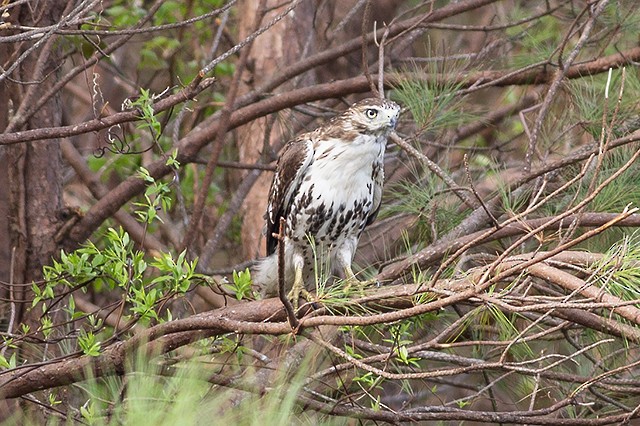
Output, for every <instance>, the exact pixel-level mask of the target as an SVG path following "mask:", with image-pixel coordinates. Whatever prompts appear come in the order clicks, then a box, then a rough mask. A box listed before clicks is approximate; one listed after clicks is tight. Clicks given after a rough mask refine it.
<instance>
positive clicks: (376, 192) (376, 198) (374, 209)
mask: <svg viewBox="0 0 640 426" xmlns="http://www.w3.org/2000/svg"><path fill="white" fill-rule="evenodd" d="M373 167H374V172H373V204H372V206H371V213H369V216H367V222H366V223H365V225H364V226H365V228H366V227H367V226H369V225H371V224H372V223H373V221H374V220H376V217H377V216H378V212H379V211H380V205H381V204H382V186H383V185H384V168H383V166H382V164H381V163H376V164H374V166H373Z"/></svg>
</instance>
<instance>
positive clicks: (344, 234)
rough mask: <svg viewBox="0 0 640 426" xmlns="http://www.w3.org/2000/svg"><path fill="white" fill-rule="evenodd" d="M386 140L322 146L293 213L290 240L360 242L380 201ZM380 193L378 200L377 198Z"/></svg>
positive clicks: (334, 142) (329, 142)
mask: <svg viewBox="0 0 640 426" xmlns="http://www.w3.org/2000/svg"><path fill="white" fill-rule="evenodd" d="M384 148H385V145H384V141H380V142H378V141H377V140H376V138H374V137H366V136H360V137H358V138H355V139H353V140H352V141H350V142H348V143H345V142H344V141H342V140H339V139H328V140H325V141H322V142H320V143H317V145H316V148H315V151H314V158H313V162H312V163H311V164H310V165H309V167H308V169H307V172H306V175H305V176H304V178H303V179H302V182H301V184H300V187H299V190H298V191H297V195H296V196H295V199H294V200H293V203H292V205H291V211H290V214H289V220H288V224H289V228H290V229H289V232H288V234H289V237H290V238H291V239H293V240H294V241H306V235H307V234H309V235H311V236H313V237H314V239H315V240H316V242H318V243H320V242H324V243H327V244H340V242H341V241H344V240H345V239H347V238H351V237H356V238H357V237H358V236H359V235H360V233H361V232H362V230H363V229H364V227H365V225H366V223H367V219H368V217H369V215H370V214H371V212H372V211H373V209H374V208H377V206H374V203H375V202H376V201H377V203H379V200H375V197H379V194H380V192H379V191H381V188H380V186H381V183H382V161H383V156H384ZM376 191H378V192H377V195H376Z"/></svg>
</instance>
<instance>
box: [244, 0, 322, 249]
mask: <svg viewBox="0 0 640 426" xmlns="http://www.w3.org/2000/svg"><path fill="white" fill-rule="evenodd" d="M259 4H260V0H242V1H240V2H239V4H238V10H242V11H244V12H246V13H243V14H242V16H241V21H240V39H241V40H242V39H244V38H245V37H246V36H248V35H249V32H250V31H251V26H252V24H253V22H254V20H255V15H256V13H258V9H259ZM281 4H282V2H280V1H278V0H267V1H266V9H267V10H269V12H268V13H267V14H266V16H265V17H264V18H263V20H262V22H263V23H265V22H269V21H270V20H271V19H273V18H274V17H275V16H276V15H278V14H279V13H281V12H282V11H283V10H284V8H283V7H277V8H275V9H274V7H276V6H278V5H281ZM316 7H317V5H316V1H305V2H302V3H301V4H299V5H298V7H296V9H295V10H294V12H293V13H290V14H289V15H288V16H287V17H286V18H284V19H283V20H282V21H280V22H279V23H278V24H276V26H275V27H274V28H273V29H272V30H271V31H267V32H266V33H264V34H262V35H261V36H260V37H258V38H257V39H256V40H255V41H254V43H253V46H252V49H251V55H250V59H249V63H250V64H251V69H250V70H249V71H248V72H247V78H245V79H244V81H243V83H244V87H242V90H243V91H244V92H247V91H250V90H251V89H252V88H253V87H254V86H259V85H260V84H262V83H263V82H264V81H265V80H268V79H269V78H271V77H272V76H273V75H274V74H277V73H278V70H279V69H280V68H282V67H284V66H286V65H289V64H291V63H292V62H294V61H297V60H299V59H300V57H301V56H302V55H303V54H304V55H305V56H307V55H309V54H311V53H313V52H314V50H315V42H316V37H315V36H314V32H315V28H314V16H315V12H316ZM305 50H306V51H305ZM249 76H250V79H249ZM314 80H315V78H314V73H313V72H312V73H307V75H305V77H304V79H300V80H299V81H297V82H289V83H287V84H284V85H282V86H281V87H280V88H279V89H278V90H279V92H284V91H286V90H290V89H291V88H293V87H295V86H304V85H306V84H311V83H313V81H314ZM287 121H288V120H287ZM266 128H267V126H266V122H265V120H256V121H254V122H252V123H251V124H247V125H245V126H242V127H240V128H239V129H238V130H237V132H236V135H237V143H238V150H239V156H240V161H241V162H244V163H254V162H256V161H257V160H258V159H259V158H260V155H261V154H262V151H263V145H264V139H265V135H264V133H265V130H266ZM291 133H292V131H291V129H290V128H287V127H286V125H284V124H283V120H276V122H275V123H274V125H273V128H272V131H271V134H270V137H269V141H270V144H271V146H273V145H279V144H281V143H282V142H284V139H287V138H289V137H290V136H292V135H291ZM267 154H268V153H267ZM272 177H273V175H272V173H263V174H262V176H260V178H259V179H258V181H257V182H256V183H255V185H254V186H253V188H252V190H251V192H249V195H248V196H247V197H246V199H245V202H244V204H243V208H242V213H243V224H242V247H243V252H244V256H245V258H247V259H250V258H255V257H256V256H257V255H264V252H265V248H264V238H263V237H262V229H263V228H264V218H263V215H264V212H265V210H266V207H267V195H268V192H269V186H270V183H271V179H272Z"/></svg>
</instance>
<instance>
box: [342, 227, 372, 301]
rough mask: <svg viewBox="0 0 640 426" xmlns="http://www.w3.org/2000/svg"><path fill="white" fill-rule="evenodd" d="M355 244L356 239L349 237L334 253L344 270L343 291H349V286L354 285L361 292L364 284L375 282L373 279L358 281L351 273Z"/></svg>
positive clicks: (356, 242) (356, 243)
mask: <svg viewBox="0 0 640 426" xmlns="http://www.w3.org/2000/svg"><path fill="white" fill-rule="evenodd" d="M357 245H358V241H357V240H356V239H355V238H352V239H349V240H347V241H346V242H345V243H344V244H343V245H342V246H341V247H340V249H339V250H338V251H337V253H336V254H337V256H336V259H337V261H338V263H339V264H340V266H341V267H342V270H343V271H344V278H345V286H344V292H345V293H347V292H349V290H350V289H351V287H355V288H356V289H357V290H358V291H359V292H360V293H362V291H363V290H364V288H365V287H366V286H368V285H370V284H373V283H375V282H376V280H375V279H373V280H367V281H360V280H359V279H358V278H356V275H355V274H354V273H353V269H351V261H352V260H353V255H354V253H355V250H356V246H357Z"/></svg>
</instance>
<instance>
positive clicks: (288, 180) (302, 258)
mask: <svg viewBox="0 0 640 426" xmlns="http://www.w3.org/2000/svg"><path fill="white" fill-rule="evenodd" d="M399 115H400V107H399V106H398V105H397V104H396V103H395V102H392V101H389V100H385V99H374V98H370V99H365V100H362V101H360V102H357V103H355V104H353V105H352V106H351V107H350V108H349V109H347V110H346V111H345V112H343V113H342V114H340V115H337V116H335V117H333V118H332V119H331V120H329V121H328V122H327V123H326V124H324V125H323V126H321V127H319V128H317V129H315V130H313V131H312V132H309V133H304V134H301V135H298V136H297V137H296V138H295V139H294V140H292V141H289V142H288V143H287V144H286V145H285V147H284V148H283V149H282V151H281V153H280V156H279V158H278V161H277V163H276V171H275V176H274V178H273V182H272V183H271V189H270V191H269V203H268V206H267V212H266V214H265V219H266V221H267V226H266V244H267V255H268V256H267V257H266V258H264V259H263V260H261V261H260V262H259V264H258V266H257V269H256V271H255V272H254V281H256V282H257V283H259V284H261V285H263V286H264V291H263V293H264V294H265V295H267V296H273V295H276V294H277V291H278V290H277V288H278V285H277V283H278V256H277V252H276V248H277V245H278V239H277V238H276V237H274V235H273V234H274V233H275V234H277V233H278V232H279V227H280V218H285V220H286V225H285V229H284V245H285V258H284V260H285V262H284V263H285V283H291V281H292V280H293V286H292V288H291V292H290V293H289V295H288V297H289V299H291V300H292V301H293V303H294V305H295V306H297V302H298V298H299V296H300V294H303V295H306V296H308V291H309V290H313V289H315V285H316V284H315V274H314V265H315V264H316V261H317V259H318V258H322V259H327V260H328V261H329V264H330V265H331V267H332V269H333V272H335V273H337V274H340V275H342V276H344V278H345V279H346V282H347V285H351V284H353V283H359V281H358V280H357V278H356V277H355V275H354V273H353V270H352V269H351V262H352V261H353V256H354V254H355V251H356V246H357V245H358V240H359V238H360V234H362V231H363V230H364V228H365V227H366V226H367V225H369V224H370V223H371V222H373V220H374V219H375V217H376V215H377V213H378V210H379V208H380V201H381V199H382V184H383V181H384V170H383V159H384V158H383V157H384V151H385V146H386V143H387V137H388V135H389V133H390V132H391V131H392V130H393V129H394V128H395V126H396V123H397V122H398V117H399Z"/></svg>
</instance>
